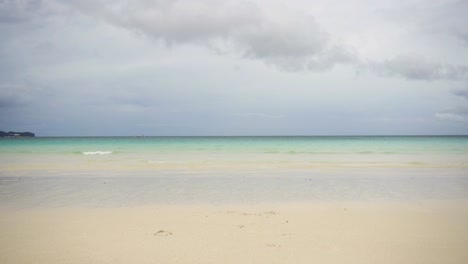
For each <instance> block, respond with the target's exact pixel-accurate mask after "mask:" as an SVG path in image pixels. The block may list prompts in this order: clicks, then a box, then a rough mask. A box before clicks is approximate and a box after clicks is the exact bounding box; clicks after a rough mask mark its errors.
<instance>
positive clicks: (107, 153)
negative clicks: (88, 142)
mask: <svg viewBox="0 0 468 264" xmlns="http://www.w3.org/2000/svg"><path fill="white" fill-rule="evenodd" d="M81 153H83V155H109V154H112V151H83V152H81Z"/></svg>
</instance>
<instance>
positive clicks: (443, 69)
mask: <svg viewBox="0 0 468 264" xmlns="http://www.w3.org/2000/svg"><path fill="white" fill-rule="evenodd" d="M369 67H370V69H371V70H373V71H375V72H377V73H379V74H381V75H386V76H401V77H404V78H406V79H413V80H444V79H445V80H463V79H466V78H468V65H454V64H443V63H437V62H432V61H430V60H428V59H426V58H425V57H422V56H416V55H400V56H397V57H395V58H393V59H389V60H384V61H382V62H372V63H369Z"/></svg>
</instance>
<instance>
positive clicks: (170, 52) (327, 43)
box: [0, 0, 468, 136]
mask: <svg viewBox="0 0 468 264" xmlns="http://www.w3.org/2000/svg"><path fill="white" fill-rule="evenodd" d="M466 14H468V1H466V0H465V1H452V0H433V1H428V0H381V1H375V0H349V1H338V0H316V1H309V0H289V1H286V0H284V1H282V0H152V1H150V0H113V1H106V0H62V1H60V0H0V113H1V114H0V130H3V131H31V132H35V133H36V135H38V136H137V135H147V136H210V135H219V136H227V135H459V134H468V26H467V25H468V16H467V15H466Z"/></svg>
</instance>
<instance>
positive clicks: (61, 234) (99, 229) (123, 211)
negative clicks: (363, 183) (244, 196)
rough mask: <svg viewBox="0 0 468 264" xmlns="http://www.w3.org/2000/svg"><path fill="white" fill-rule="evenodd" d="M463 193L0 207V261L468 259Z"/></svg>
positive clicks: (467, 217)
mask: <svg viewBox="0 0 468 264" xmlns="http://www.w3.org/2000/svg"><path fill="white" fill-rule="evenodd" d="M467 244H468V203H467V202H466V201H458V202H429V201H425V202H420V203H417V202H414V203H402V202H395V203H391V202H388V203H386V202H376V203H373V202H355V203H353V202H308V203H289V204H257V205H254V206H248V205H238V206H236V205H219V206H212V205H210V206H208V205H207V206H203V205H166V206H164V205H158V206H150V207H120V208H77V207H75V208H72V207H67V208H33V209H23V210H6V209H3V210H2V211H0V263H3V264H8V263H15V264H18V263H35V264H37V263H48V264H54V263H411V264H416V263H424V264H428V263H444V264H448V263H460V264H462V263H468V250H466V245H467Z"/></svg>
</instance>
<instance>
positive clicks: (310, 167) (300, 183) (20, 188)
mask: <svg viewBox="0 0 468 264" xmlns="http://www.w3.org/2000/svg"><path fill="white" fill-rule="evenodd" d="M317 199H319V200H330V199H331V200H340V199H341V200H379V199H390V200H395V199H396V200H408V199H435V200H440V199H468V137H464V136H449V137H145V138H136V137H99V138H17V139H13V138H8V139H6V138H4V139H0V206H18V204H20V205H21V206H38V205H53V206H61V205H64V206H68V205H70V204H78V205H91V206H96V205H97V206H101V205H104V206H106V205H110V206H115V205H116V204H120V205H139V204H142V203H143V204H151V203H169V202H182V203H187V202H211V203H216V202H239V201H241V202H245V203H252V202H265V201H266V202H271V201H280V202H281V201H282V202H285V201H308V200H317Z"/></svg>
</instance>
